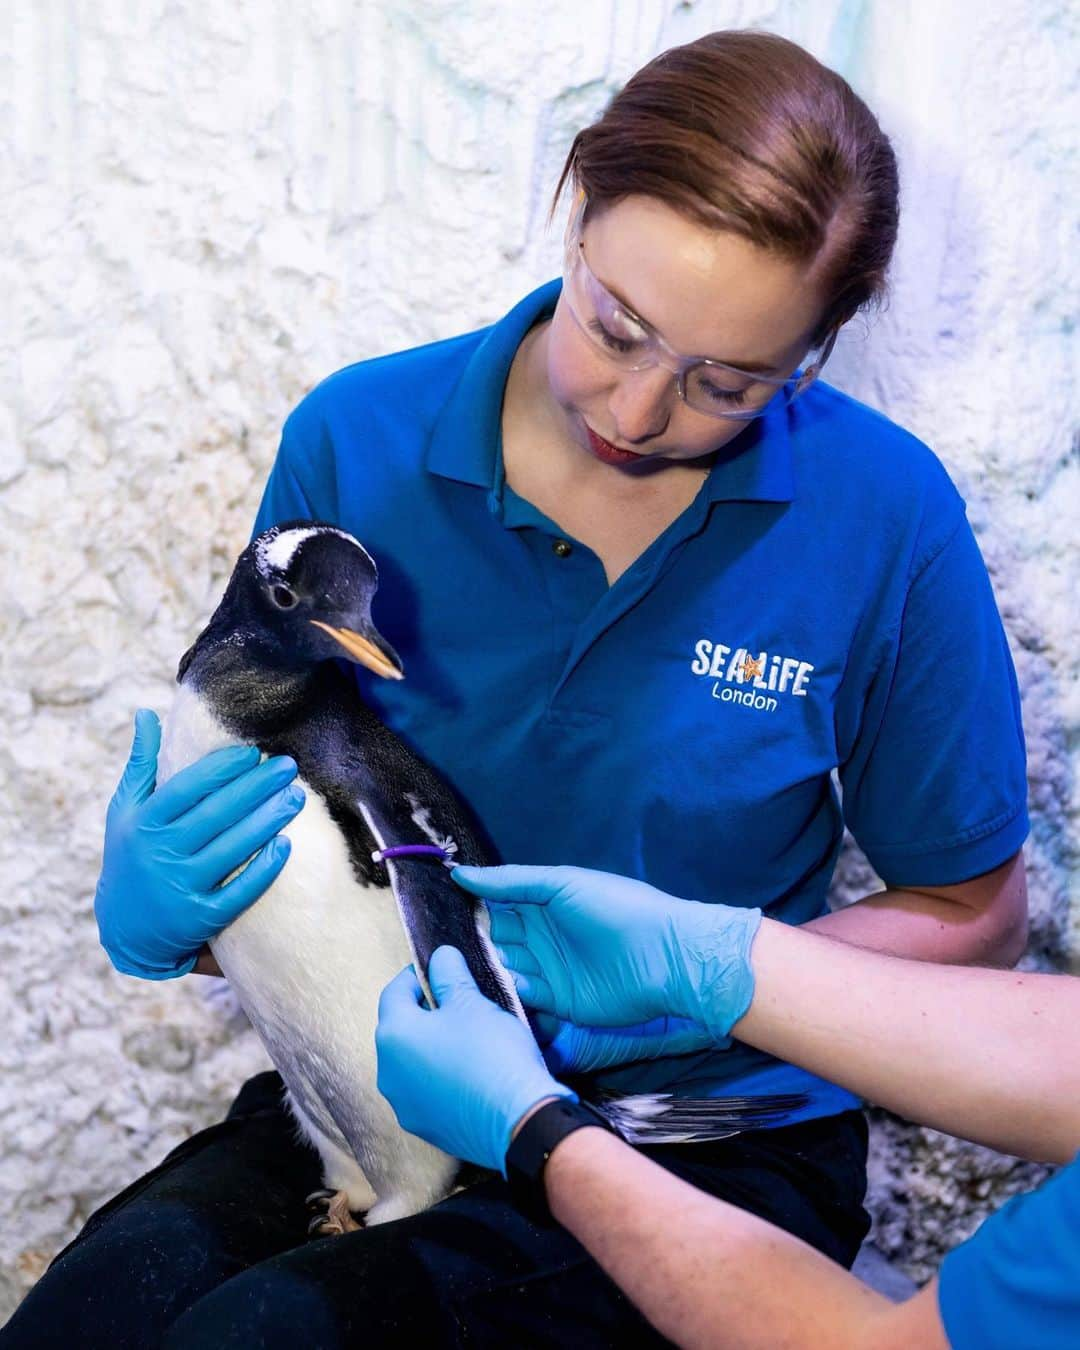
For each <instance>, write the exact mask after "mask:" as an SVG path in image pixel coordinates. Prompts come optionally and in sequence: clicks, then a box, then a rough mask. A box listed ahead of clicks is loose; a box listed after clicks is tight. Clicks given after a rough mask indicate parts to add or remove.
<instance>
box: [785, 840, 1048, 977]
mask: <svg viewBox="0 0 1080 1350" xmlns="http://www.w3.org/2000/svg"><path fill="white" fill-rule="evenodd" d="M805 927H807V928H809V929H813V930H814V931H815V932H818V933H823V934H825V935H826V936H827V937H834V938H838V939H840V941H842V942H851V943H854V944H855V945H856V946H858V947H868V948H870V949H871V950H873V951H879V952H888V953H890V954H891V955H893V956H909V957H912V958H914V959H916V960H920V961H941V962H949V963H953V964H958V965H991V966H1012V965H1014V964H1015V963H1016V962H1017V961H1018V960H1019V959H1020V957H1021V955H1022V954H1023V951H1024V947H1025V945H1026V943H1027V883H1026V880H1025V875H1024V860H1023V856H1022V854H1020V853H1016V854H1014V855H1013V857H1011V858H1009V859H1008V860H1007V861H1006V862H1004V863H1002V864H1001V866H1000V867H995V868H994V869H993V870H992V871H990V872H985V873H984V874H983V875H982V876H978V877H973V878H972V879H971V880H969V881H962V882H959V883H957V884H956V885H953V886H926V887H920V888H918V889H915V888H911V887H907V888H903V889H901V888H899V887H890V888H889V889H887V890H884V891H878V892H876V893H875V894H873V895H869V896H866V897H865V898H864V899H862V900H860V901H858V902H857V903H856V904H854V905H849V906H847V907H846V908H845V909H840V910H836V911H835V912H834V913H832V914H825V915H823V916H822V917H821V918H820V919H812V920H811V921H810V922H809V923H808V924H806V925H805Z"/></svg>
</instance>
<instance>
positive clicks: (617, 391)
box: [544, 196, 823, 473]
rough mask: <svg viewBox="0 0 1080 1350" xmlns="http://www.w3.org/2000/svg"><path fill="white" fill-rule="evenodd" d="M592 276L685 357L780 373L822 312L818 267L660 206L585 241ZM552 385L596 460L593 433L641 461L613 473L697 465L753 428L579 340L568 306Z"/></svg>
mask: <svg viewBox="0 0 1080 1350" xmlns="http://www.w3.org/2000/svg"><path fill="white" fill-rule="evenodd" d="M582 239H583V242H584V254H585V257H586V259H587V261H588V265H589V267H590V269H591V270H592V272H593V274H594V275H595V276H596V277H597V278H598V279H599V281H601V282H602V283H603V284H604V286H606V287H607V288H608V290H610V291H612V292H613V293H615V295H616V296H617V298H618V299H619V300H620V301H621V302H622V303H623V304H625V305H626V306H627V307H628V308H629V309H631V310H632V311H633V312H634V313H635V314H636V315H638V316H639V317H640V318H641V319H643V320H644V321H645V322H646V323H648V324H649V325H650V327H651V328H653V330H654V331H655V332H657V333H658V334H659V335H660V336H661V337H662V338H663V339H664V340H665V341H666V342H667V343H668V345H669V346H670V347H672V348H673V349H674V350H675V351H676V352H678V353H680V354H681V355H686V356H707V357H711V358H713V359H714V360H717V361H723V362H726V363H727V364H728V365H733V366H739V367H767V368H769V369H771V370H773V371H775V372H778V373H779V374H781V375H786V374H787V373H789V372H790V371H791V370H793V369H794V368H795V367H796V366H797V365H798V364H799V361H800V359H801V358H802V356H803V355H804V353H805V351H806V349H807V345H808V343H809V338H810V335H811V333H812V332H813V330H814V329H815V327H816V326H817V323H818V320H819V317H820V315H821V311H822V308H823V296H822V295H821V292H820V289H819V286H818V284H817V281H816V277H815V275H814V264H813V263H810V264H807V263H794V262H790V261H787V260H785V259H783V258H780V257H778V256H776V255H775V254H772V253H767V252H765V251H764V250H763V249H760V248H758V247H757V246H756V245H754V244H752V243H750V242H749V241H747V240H745V239H743V238H741V237H740V236H738V235H735V234H730V233H728V232H726V231H718V230H710V229H707V228H705V227H704V226H701V225H699V224H697V223H696V222H694V221H691V220H688V219H687V218H686V217H685V216H682V215H680V214H679V213H678V212H676V211H674V210H672V209H671V208H670V207H669V206H667V205H665V204H664V203H663V202H660V201H657V200H656V199H655V198H651V197H643V196H633V197H626V198H623V199H622V200H621V201H620V202H618V203H617V204H616V205H614V206H611V207H609V208H608V209H607V210H605V211H604V212H603V213H601V214H599V215H597V216H595V217H590V218H589V219H588V220H587V222H586V224H585V228H584V232H583V235H582ZM544 346H545V348H546V351H545V353H544V355H545V358H546V370H547V380H548V386H549V389H550V393H551V396H552V398H553V400H554V402H555V404H556V405H557V407H558V410H559V413H560V414H561V416H562V418H563V420H564V422H565V429H566V430H567V432H568V433H569V435H570V438H571V439H572V440H573V441H574V442H575V444H576V445H577V446H578V447H579V448H580V449H581V450H582V451H583V452H584V453H585V454H586V455H588V456H589V457H590V458H591V459H596V458H598V456H597V451H596V448H595V446H594V445H593V444H592V442H590V439H589V436H588V431H587V430H586V428H589V429H591V430H592V431H593V432H594V433H596V435H597V436H599V437H601V438H602V439H603V440H605V441H607V442H609V443H610V444H611V445H614V446H616V447H618V448H619V449H621V450H630V451H635V452H636V453H637V454H638V455H639V456H641V459H640V460H637V461H630V462H627V463H625V464H623V463H619V464H610V461H609V460H605V461H604V462H605V463H609V466H610V467H611V470H612V472H616V473H619V472H623V473H634V472H635V471H640V470H642V469H647V470H649V471H653V470H656V469H661V468H663V467H664V466H665V465H667V464H672V463H676V462H681V463H685V462H686V461H690V460H695V459H699V458H700V457H702V456H704V455H709V454H711V453H712V452H713V451H714V450H717V449H719V448H720V447H721V446H723V445H726V444H727V442H728V441H730V440H733V439H734V438H735V437H736V436H737V435H738V434H739V432H740V431H742V430H743V429H744V428H745V426H746V423H745V422H741V421H734V420H731V419H720V418H716V417H710V416H708V415H707V414H705V413H701V412H697V411H695V410H694V409H693V408H690V407H688V406H687V405H686V404H685V403H684V402H683V401H682V399H680V398H679V395H678V391H677V389H676V386H675V377H674V375H672V374H671V372H670V371H668V370H666V369H665V368H664V367H663V366H659V365H657V366H653V367H651V368H649V369H645V370H639V371H628V370H625V369H621V368H620V367H618V366H616V365H614V364H613V363H612V362H611V361H609V360H608V358H607V357H606V356H605V355H604V353H603V352H602V351H601V350H599V349H598V348H597V346H596V345H595V344H594V343H593V342H592V341H590V339H589V338H587V337H586V336H585V334H584V333H583V332H582V331H581V328H580V327H579V326H578V324H577V322H576V321H575V319H574V317H573V315H572V314H571V313H570V312H569V310H568V308H567V302H566V299H565V296H564V297H561V298H560V300H559V304H558V306H557V307H556V310H555V314H554V316H553V318H552V321H551V323H550V325H549V326H548V329H547V331H546V333H545V334H544Z"/></svg>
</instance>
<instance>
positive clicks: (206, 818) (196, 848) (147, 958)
mask: <svg viewBox="0 0 1080 1350" xmlns="http://www.w3.org/2000/svg"><path fill="white" fill-rule="evenodd" d="M160 744H161V726H160V724H159V722H158V720H157V717H156V716H155V715H154V714H153V713H152V712H150V711H149V710H148V709H146V708H140V709H139V711H138V712H137V713H136V714H135V739H134V741H133V742H132V746H131V755H130V757H129V759H128V762H127V767H126V768H125V769H124V776H123V777H122V778H121V780H120V784H119V786H118V787H117V789H116V792H115V793H114V794H113V798H112V801H111V802H110V803H109V810H108V813H107V815H106V819H105V856H104V859H103V861H102V867H101V876H100V877H99V878H98V884H97V892H96V894H95V896H94V914H95V915H96V917H97V922H98V931H99V933H100V935H101V945H102V946H103V947H104V948H105V950H106V952H107V953H108V956H109V960H110V961H111V962H112V963H113V965H114V966H115V967H116V969H117V970H119V971H122V972H123V973H124V974H125V975H138V976H140V977H141V978H142V979H144V980H168V979H171V978H173V977H174V976H176V975H186V974H187V973H188V971H190V970H191V968H192V967H193V966H194V964H195V961H196V958H197V957H198V953H199V948H200V947H202V945H203V943H204V942H206V941H207V940H208V939H209V938H212V937H216V936H217V934H218V933H220V932H221V930H222V929H223V928H227V927H228V926H229V924H230V923H232V921H233V919H235V918H236V916H237V915H238V914H239V913H240V912H241V911H242V910H244V909H246V908H247V907H248V906H249V905H250V904H252V903H253V902H254V901H255V900H257V899H258V898H259V896H260V895H262V893H263V892H264V891H265V890H266V889H267V887H268V886H269V885H270V883H271V882H272V881H273V880H274V878H275V877H276V876H277V874H278V873H279V872H280V871H281V869H282V868H283V867H284V866H285V860H286V858H287V857H288V856H289V841H288V839H287V838H285V837H284V836H280V835H278V830H280V829H281V828H282V826H283V825H287V824H288V823H289V821H290V820H292V818H293V816H295V815H296V813H297V812H298V811H299V810H300V808H301V806H303V804H304V793H303V789H301V788H299V787H296V786H294V785H292V784H291V782H290V780H291V779H292V778H293V777H294V776H295V774H296V764H295V763H294V762H293V760H291V759H290V758H288V756H286V755H281V756H277V757H275V758H274V759H268V760H266V761H265V762H264V763H261V764H260V763H259V751H258V748H257V747H256V746H253V745H252V746H230V747H229V748H227V749H224V750H214V751H213V752H212V753H211V754H209V755H204V756H203V758H202V759H200V760H197V761H196V762H195V763H194V764H191V765H189V766H188V767H187V768H186V769H181V770H180V772H179V773H178V774H177V775H176V776H175V777H174V778H170V779H169V781H168V782H167V783H165V784H163V785H162V787H161V788H160V789H159V790H158V791H157V792H155V791H154V783H155V780H156V776H157V756H158V748H159V746H160ZM252 854H255V857H253V858H252ZM248 858H251V862H250V863H248V865H247V867H245V868H244V870H243V871H242V872H241V873H240V874H239V875H238V876H236V877H233V879H232V880H231V881H229V882H228V884H227V885H225V886H219V883H220V882H221V881H223V880H224V879H225V878H226V877H227V876H228V875H229V873H230V872H233V871H235V870H236V869H237V868H238V867H241V866H242V865H243V863H244V862H245V861H246V860H247V859H248Z"/></svg>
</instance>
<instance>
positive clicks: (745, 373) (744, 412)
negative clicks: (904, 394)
mask: <svg viewBox="0 0 1080 1350" xmlns="http://www.w3.org/2000/svg"><path fill="white" fill-rule="evenodd" d="M587 205H588V199H587V197H586V195H585V191H584V189H581V190H580V191H579V192H578V199H577V203H576V206H575V208H574V214H573V216H572V217H571V219H570V223H569V225H568V227H567V234H566V249H565V256H564V267H563V290H564V293H566V292H567V291H568V290H569V282H570V278H571V275H572V272H573V269H574V268H575V267H577V266H579V265H580V266H581V267H584V269H585V271H586V273H587V274H588V276H589V278H590V279H591V280H592V282H593V284H594V285H595V286H596V287H597V288H598V289H599V290H600V291H601V292H603V294H604V295H605V296H607V297H608V299H609V300H610V301H611V302H612V304H613V305H614V306H615V307H616V308H617V309H619V310H621V311H622V313H624V314H625V315H626V316H627V317H628V318H629V319H630V320H631V321H632V322H633V323H635V324H637V325H638V327H640V328H641V329H642V330H643V331H644V333H645V335H646V336H645V343H646V353H647V359H646V360H644V361H640V362H638V363H636V364H634V365H627V364H626V362H625V361H623V360H621V359H620V354H619V353H618V352H612V351H609V350H608V349H607V348H606V347H605V346H604V345H603V343H602V342H601V341H600V339H599V338H598V337H597V336H596V334H595V333H590V332H589V330H588V328H586V326H585V324H584V323H583V322H582V321H581V318H580V317H579V316H578V314H577V313H576V312H575V310H574V306H573V304H572V303H571V301H570V299H569V296H568V297H567V302H566V303H567V308H568V309H569V311H570V314H571V316H572V318H573V320H574V322H575V323H576V324H577V326H578V327H579V328H580V329H581V331H582V333H583V334H584V335H585V337H587V338H588V340H589V341H590V342H591V343H592V345H593V346H594V347H595V348H596V349H597V351H599V352H600V353H601V354H602V355H604V356H606V357H607V358H608V360H609V361H611V363H612V365H616V366H618V367H619V369H620V370H629V371H638V370H649V369H651V368H652V367H653V366H662V367H663V368H664V369H665V370H666V371H668V372H669V373H670V374H672V375H674V376H675V388H676V390H677V392H678V395H679V397H680V398H681V399H682V401H683V402H684V403H686V406H687V407H688V408H691V409H693V411H694V412H699V413H701V414H702V416H703V417H718V418H722V419H723V420H725V421H734V422H752V421H753V420H754V419H755V418H758V417H761V416H762V415H763V414H764V412H765V411H766V409H767V408H769V407H770V406H771V405H772V403H773V400H774V399H775V398H776V395H777V394H778V393H779V392H780V390H781V389H785V388H786V387H787V386H789V385H790V386H792V388H791V389H790V391H789V392H788V393H787V397H786V401H787V402H788V403H790V402H791V401H792V400H793V399H795V398H798V396H799V395H800V394H801V393H803V392H804V391H805V390H806V389H808V388H809V387H810V385H812V384H813V382H814V381H815V380H816V379H817V377H818V375H819V374H820V373H821V369H822V367H823V366H824V365H825V362H826V361H827V360H828V359H829V357H830V356H831V354H832V349H833V346H834V344H835V342H836V338H837V334H838V333H839V332H840V327H841V325H840V324H837V325H836V326H835V327H834V328H832V329H831V330H830V332H829V334H828V336H827V337H826V339H825V341H824V342H823V343H821V344H820V351H821V355H820V356H819V357H818V359H817V360H816V361H815V362H814V363H813V365H810V366H807V368H806V369H805V370H800V369H799V368H798V366H796V368H795V369H794V370H793V371H792V373H791V374H790V375H786V376H776V375H763V374H761V373H760V372H759V371H754V370H744V369H743V368H742V367H740V366H732V365H728V363H727V362H725V361H715V360H713V358H712V357H709V356H681V355H680V354H679V353H678V352H677V351H675V349H674V348H673V347H671V346H670V345H669V344H668V343H667V342H665V341H664V339H663V338H662V337H661V336H660V334H659V333H657V332H656V330H655V329H654V328H653V327H652V326H651V325H650V324H648V323H646V322H645V320H644V319H642V318H640V317H639V316H638V315H637V314H635V313H634V311H633V310H632V309H630V308H629V306H627V305H624V304H623V302H622V301H621V300H619V299H618V298H617V297H616V296H614V295H612V294H611V292H610V291H609V290H608V288H607V287H606V286H605V285H604V283H603V282H602V281H601V280H600V279H599V277H597V275H596V273H595V272H594V271H593V270H592V268H591V267H590V266H589V263H588V260H587V258H586V257H585V240H584V238H583V222H584V217H585V208H586V206H587ZM612 336H615V335H614V334H613V335H612ZM807 350H810V349H809V348H808V349H807ZM664 355H666V357H667V358H668V359H667V360H664V359H662V357H663V356H664ZM804 355H805V353H804ZM673 363H674V364H673ZM698 366H707V367H709V368H710V369H714V370H723V371H726V372H727V373H728V374H730V375H738V376H741V377H742V378H744V379H747V380H751V381H753V382H754V383H755V384H771V385H775V390H774V392H773V393H772V394H770V395H769V397H768V398H767V399H766V400H765V402H764V403H763V404H762V405H761V406H760V407H759V408H746V409H735V408H732V409H720V408H709V409H705V408H699V407H697V405H696V404H693V403H689V402H688V401H687V398H686V375H687V373H688V372H689V371H690V370H693V369H696V368H697V367H698Z"/></svg>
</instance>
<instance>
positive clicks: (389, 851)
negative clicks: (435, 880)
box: [371, 844, 451, 862]
mask: <svg viewBox="0 0 1080 1350" xmlns="http://www.w3.org/2000/svg"><path fill="white" fill-rule="evenodd" d="M411 857H428V858H438V859H439V861H440V862H450V861H451V858H450V855H449V853H447V851H446V849H444V848H440V847H439V845H438V844H395V845H394V847H393V848H377V849H376V850H375V852H374V853H373V854H372V855H371V861H372V862H382V861H383V860H384V859H385V858H411Z"/></svg>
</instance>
